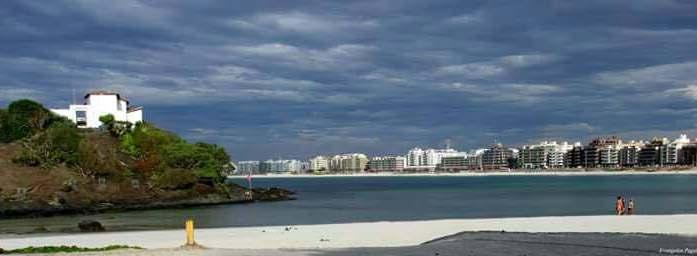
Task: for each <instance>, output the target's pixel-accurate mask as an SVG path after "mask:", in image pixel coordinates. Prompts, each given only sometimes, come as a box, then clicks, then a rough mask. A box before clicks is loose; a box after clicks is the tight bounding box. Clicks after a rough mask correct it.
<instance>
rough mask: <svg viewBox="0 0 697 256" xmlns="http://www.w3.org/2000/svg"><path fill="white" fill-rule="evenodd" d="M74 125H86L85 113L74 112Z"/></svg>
mask: <svg viewBox="0 0 697 256" xmlns="http://www.w3.org/2000/svg"><path fill="white" fill-rule="evenodd" d="M75 123H76V124H77V125H78V126H81V125H87V111H75Z"/></svg>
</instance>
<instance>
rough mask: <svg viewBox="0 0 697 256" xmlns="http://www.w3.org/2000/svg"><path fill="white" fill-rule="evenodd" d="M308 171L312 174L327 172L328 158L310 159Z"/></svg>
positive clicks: (317, 157) (316, 157)
mask: <svg viewBox="0 0 697 256" xmlns="http://www.w3.org/2000/svg"><path fill="white" fill-rule="evenodd" d="M310 170H311V171H313V172H323V171H327V170H329V158H328V157H326V156H315V157H313V158H310Z"/></svg>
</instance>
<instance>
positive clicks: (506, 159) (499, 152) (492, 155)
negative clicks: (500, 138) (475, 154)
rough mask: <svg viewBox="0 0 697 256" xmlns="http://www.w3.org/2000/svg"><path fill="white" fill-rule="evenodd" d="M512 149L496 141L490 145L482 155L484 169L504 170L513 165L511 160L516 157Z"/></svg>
mask: <svg viewBox="0 0 697 256" xmlns="http://www.w3.org/2000/svg"><path fill="white" fill-rule="evenodd" d="M514 157H515V152H514V151H513V150H512V149H509V148H506V147H504V146H503V145H502V144H501V143H496V144H494V145H492V146H491V147H489V148H488V149H487V150H486V151H484V153H483V154H482V156H481V159H482V160H481V168H482V170H503V169H508V168H510V167H511V162H512V160H514V159H515V158H514Z"/></svg>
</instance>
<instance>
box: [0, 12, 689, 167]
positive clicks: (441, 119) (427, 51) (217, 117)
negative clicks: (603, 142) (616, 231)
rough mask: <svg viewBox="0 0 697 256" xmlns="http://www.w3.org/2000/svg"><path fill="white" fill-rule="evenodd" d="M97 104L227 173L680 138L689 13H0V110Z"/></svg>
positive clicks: (685, 119) (685, 126)
mask: <svg viewBox="0 0 697 256" xmlns="http://www.w3.org/2000/svg"><path fill="white" fill-rule="evenodd" d="M96 89H99V90H112V91H116V92H120V93H122V94H123V95H125V96H126V97H128V98H129V99H130V100H131V102H132V103H133V104H137V105H143V106H144V107H145V116H146V118H147V119H148V120H150V121H153V122H155V123H156V124H158V125H159V126H161V127H163V128H166V129H169V130H172V131H175V132H177V133H179V134H181V135H182V136H184V137H185V138H187V139H189V140H200V141H207V142H213V143H217V144H221V145H224V146H225V147H226V148H227V149H228V152H229V153H230V154H231V155H232V157H233V159H235V160H249V159H267V158H278V157H283V158H305V157H308V156H311V155H314V154H317V153H326V154H332V153H341V152H354V151H358V152H364V153H368V154H371V155H374V154H403V153H404V152H406V151H407V150H408V149H409V148H411V147H413V146H420V147H441V146H442V145H443V143H444V141H445V140H446V139H450V140H451V141H452V145H453V146H454V147H455V148H458V149H470V148H478V147H484V146H486V145H488V144H491V143H492V142H494V141H500V142H503V143H506V144H509V145H522V144H525V143H530V142H535V141H538V140H543V139H557V140H560V139H563V140H570V141H587V140H588V139H589V138H591V137H592V136H597V135H620V136H623V138H625V139H645V138H650V137H652V136H669V137H675V136H677V135H678V134H679V133H681V132H686V133H688V134H689V135H690V136H691V137H695V136H697V127H696V125H695V123H696V122H695V121H697V112H696V110H697V108H696V107H697V2H695V1H688V0H686V1H669V0H665V1H641V0H632V1H610V0H599V1H589V0H584V1H537V0H535V1H461V0H454V1H438V0H428V1H424V0H417V1H380V0H369V1H333V2H329V1H285V0H284V1H259V0H255V1H208V0H196V1H134V0H119V1H111V0H109V1H58V0H52V1H2V3H1V4H0V92H1V93H0V105H2V106H5V105H6V104H7V103H9V102H10V101H12V100H16V99H20V98H33V99H36V100H39V101H42V102H43V103H44V104H45V105H47V106H48V107H54V108H55V107H66V106H67V105H68V104H69V103H70V102H71V98H72V91H73V90H75V91H77V92H78V94H84V92H86V91H89V90H96Z"/></svg>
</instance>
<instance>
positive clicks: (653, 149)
mask: <svg viewBox="0 0 697 256" xmlns="http://www.w3.org/2000/svg"><path fill="white" fill-rule="evenodd" d="M666 144H668V139H666V138H663V139H658V138H653V139H652V140H651V142H649V143H648V144H646V145H644V146H643V147H642V148H641V151H640V152H639V166H643V167H656V166H659V165H660V164H661V163H662V162H663V161H662V160H661V158H662V157H661V156H662V155H663V154H661V151H663V149H664V148H663V146H664V145H666Z"/></svg>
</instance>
